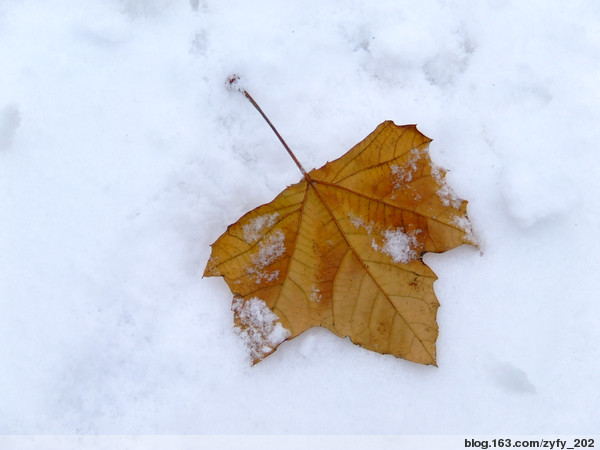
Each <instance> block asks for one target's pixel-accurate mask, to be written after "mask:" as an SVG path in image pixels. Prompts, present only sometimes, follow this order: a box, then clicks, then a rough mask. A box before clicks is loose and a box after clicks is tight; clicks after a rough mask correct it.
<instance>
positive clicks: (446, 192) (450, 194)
mask: <svg viewBox="0 0 600 450" xmlns="http://www.w3.org/2000/svg"><path fill="white" fill-rule="evenodd" d="M431 176H432V177H433V178H434V179H435V181H436V182H437V184H438V185H439V188H438V190H437V195H438V196H439V198H440V200H441V201H442V205H444V206H452V207H453V208H456V209H458V208H460V203H461V201H460V199H459V198H458V197H457V196H456V194H455V193H454V191H453V190H452V188H451V187H450V186H448V183H446V179H445V176H446V172H445V171H444V170H442V169H440V168H439V167H437V166H435V165H433V166H432V168H431Z"/></svg>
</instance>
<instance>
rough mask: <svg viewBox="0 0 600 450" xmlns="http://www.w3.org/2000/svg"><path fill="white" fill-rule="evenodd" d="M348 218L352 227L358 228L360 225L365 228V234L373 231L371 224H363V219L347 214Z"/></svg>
mask: <svg viewBox="0 0 600 450" xmlns="http://www.w3.org/2000/svg"><path fill="white" fill-rule="evenodd" d="M348 219H349V220H350V223H351V224H352V225H354V227H355V228H356V229H357V230H360V229H361V227H362V228H364V229H365V231H366V232H367V234H371V232H372V231H373V225H367V224H365V221H364V220H362V219H361V218H360V217H356V216H353V215H349V216H348Z"/></svg>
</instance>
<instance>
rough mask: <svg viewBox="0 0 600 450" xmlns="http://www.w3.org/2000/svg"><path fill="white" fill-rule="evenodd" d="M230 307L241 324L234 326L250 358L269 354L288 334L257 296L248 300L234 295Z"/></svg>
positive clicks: (277, 318)
mask: <svg viewBox="0 0 600 450" xmlns="http://www.w3.org/2000/svg"><path fill="white" fill-rule="evenodd" d="M232 309H233V311H234V313H235V315H236V317H237V318H238V319H239V321H240V324H241V325H242V326H241V327H236V331H237V332H238V334H239V335H240V337H241V338H242V340H243V341H244V343H245V344H246V347H247V349H248V352H249V355H250V358H251V360H255V359H259V358H262V357H264V356H265V355H267V354H269V353H270V352H272V351H273V349H274V348H275V347H276V346H277V345H279V344H280V343H281V342H283V341H284V340H286V339H287V338H288V337H289V335H290V332H289V331H288V330H286V329H285V328H284V327H283V325H281V322H279V317H277V315H276V314H275V313H273V311H271V310H270V309H269V307H268V306H267V304H266V303H265V302H264V301H263V300H262V299H260V298H258V297H252V298H249V299H248V300H244V299H242V298H241V297H235V298H234V299H233V307H232Z"/></svg>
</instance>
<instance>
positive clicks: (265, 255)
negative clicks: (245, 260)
mask: <svg viewBox="0 0 600 450" xmlns="http://www.w3.org/2000/svg"><path fill="white" fill-rule="evenodd" d="M284 242H285V234H284V233H283V231H281V230H276V231H275V232H273V233H272V234H270V235H269V236H268V237H266V238H265V239H264V240H262V241H260V242H259V244H258V252H257V253H254V254H253V255H252V256H251V257H250V259H251V260H252V267H249V268H248V269H247V271H248V273H249V274H250V275H252V276H253V277H255V278H256V284H259V283H261V282H263V281H272V280H274V279H275V278H277V277H278V276H279V271H278V270H273V271H271V272H267V271H264V268H265V267H267V266H268V265H270V264H273V263H274V262H275V261H276V260H277V259H279V257H280V256H281V255H283V254H284V253H285V244H284Z"/></svg>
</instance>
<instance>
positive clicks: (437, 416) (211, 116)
mask: <svg viewBox="0 0 600 450" xmlns="http://www.w3.org/2000/svg"><path fill="white" fill-rule="evenodd" d="M598 23H600V3H599V2H597V1H595V0H574V1H571V2H564V1H558V0H547V1H545V2H543V3H541V2H533V1H517V0H484V1H465V2H448V1H444V0H423V1H419V2H409V1H405V0H401V1H397V0H381V1H377V2H352V3H350V4H344V5H343V4H341V3H340V2H335V1H332V0H319V1H317V0H301V1H298V2H277V1H272V0H257V1H255V2H244V1H239V0H224V1H216V0H189V1H184V0H182V1H178V2H175V1H169V0H136V1H134V0H107V1H103V2H78V1H74V0H63V1H55V0H49V1H40V0H23V1H3V2H0V61H2V70H0V432H1V433H90V434H95V433H111V434H119V433H123V434H144V433H161V434H162V433H183V434H188V433H189V434H196V433H200V434H202V433H215V434H219V433H222V434H227V433H250V434H255V433H258V434H260V433H291V434H298V433H317V434H318V433H341V434H343V433H353V434H354V433H374V434H394V433H400V434H420V433H425V434H429V433H434V434H436V433H446V434H456V433H468V434H470V435H478V434H494V435H504V434H506V433H522V434H528V433H547V434H556V433H567V434H575V435H582V436H585V435H586V434H589V433H590V432H593V431H596V432H597V429H598V428H597V425H598V419H597V418H598V417H600V391H599V390H598V388H597V384H598V373H599V372H600V327H598V319H597V318H598V317H599V316H600V302H598V292H599V291H600V281H598V276H597V274H598V273H600V258H599V257H598V255H599V254H600V240H599V239H597V236H598V230H599V229H600V203H599V202H598V192H600V177H599V176H598V174H599V173H600V159H599V157H598V142H600V127H598V124H599V123H600V84H599V83H598V80H599V79H600V51H599V49H600V31H599V30H600V29H599V27H598ZM232 74H238V75H239V76H240V77H241V79H240V83H242V85H243V86H244V88H245V89H247V90H248V91H249V92H250V93H251V94H252V95H253V96H254V98H255V99H256V100H257V101H258V102H259V103H260V104H261V106H262V108H263V109H264V110H265V112H266V113H267V114H268V115H269V117H270V118H271V120H272V122H273V123H274V124H275V125H276V126H277V128H278V130H279V131H280V133H281V134H282V136H283V137H284V138H285V139H286V141H287V143H288V144H289V145H290V146H291V148H292V149H293V150H294V152H295V154H296V156H297V157H298V159H299V160H300V161H301V163H302V164H303V165H304V167H305V168H306V169H307V170H309V169H311V168H312V167H319V166H321V165H322V164H324V163H325V162H326V161H330V160H333V159H335V158H337V157H339V156H340V155H341V154H342V153H343V152H345V151H346V150H348V149H349V148H351V147H352V146H353V145H354V144H356V143H357V142H359V141H360V140H362V139H363V138H364V137H365V136H367V134H368V133H370V132H371V131H372V130H373V129H375V127H376V126H377V125H378V124H379V123H381V122H382V121H384V120H388V119H389V120H393V121H394V122H395V123H397V124H415V123H416V124H417V125H418V127H419V130H421V131H422V132H423V133H424V134H426V135H427V136H429V137H431V138H432V139H433V142H432V143H431V144H430V153H431V157H432V159H433V161H434V162H435V163H436V164H438V165H439V166H440V167H443V168H445V169H447V170H448V173H447V176H446V182H447V183H448V185H449V186H451V187H452V189H453V190H454V191H455V192H456V195H457V196H458V197H460V198H464V199H466V200H468V201H469V206H468V214H469V217H470V218H471V219H472V222H473V226H474V230H473V231H474V234H475V235H476V236H477V238H478V240H479V242H480V243H481V245H480V247H481V252H480V251H478V250H477V249H474V248H472V247H467V246H464V247H461V248H458V249H456V250H453V251H451V252H447V253H445V254H435V255H434V254H426V255H425V256H424V260H425V261H426V263H427V264H429V265H430V267H431V268H432V269H433V270H434V271H435V273H436V274H437V276H438V277H439V279H438V280H437V281H436V283H435V285H434V287H435V291H436V295H437V297H438V299H439V301H440V304H441V305H442V307H441V308H440V309H439V311H438V324H439V327H440V335H439V338H438V341H437V355H438V361H437V363H438V367H437V368H436V367H425V366H420V365H416V364H413V363H409V362H406V361H403V360H398V359H396V358H393V357H391V356H382V355H379V354H376V353H373V352H369V351H366V350H364V349H361V348H359V347H357V346H355V345H353V344H352V343H350V342H349V341H348V340H344V339H340V338H338V337H336V336H334V335H332V334H331V333H329V332H327V331H326V330H323V329H313V330H309V331H307V332H305V333H303V334H302V335H300V336H298V337H297V338H295V339H293V340H291V341H288V342H286V343H285V344H283V345H282V346H281V347H280V348H279V350H278V351H277V352H275V353H274V354H272V355H270V356H269V357H268V358H266V359H265V360H264V361H263V362H261V363H259V364H257V365H255V366H254V367H249V365H248V363H247V360H246V357H245V354H244V351H243V348H242V346H240V345H239V338H238V336H237V335H236V333H235V332H234V330H233V325H232V323H233V322H232V321H233V317H232V315H233V314H232V312H231V310H230V305H231V296H230V291H229V289H228V287H227V286H226V285H225V283H224V282H223V280H222V279H221V278H218V277H217V278H202V273H203V270H204V266H205V264H206V261H207V259H208V257H209V255H210V244H211V243H212V242H214V241H215V239H216V238H218V236H220V235H221V234H222V233H223V232H224V231H225V229H226V227H227V226H228V225H229V224H231V223H233V222H235V221H236V220H237V219H238V218H239V217H241V216H242V215H243V214H245V213H246V212H247V211H250V210H252V209H253V208H256V207H257V206H259V205H261V204H263V203H266V202H269V201H271V200H272V199H273V198H274V197H275V196H276V195H277V194H278V193H279V192H281V191H282V190H283V189H284V188H285V187H286V186H288V185H290V184H293V183H296V182H298V181H299V180H300V178H301V174H300V172H299V171H298V169H297V167H296V166H295V165H294V163H293V162H292V161H291V159H290V158H289V156H288V155H287V153H286V152H285V150H284V149H283V148H282V147H281V145H280V143H279V142H278V141H277V139H276V138H275V137H274V136H273V133H272V132H271V130H270V129H269V127H268V126H267V125H266V124H265V123H264V121H263V120H262V118H261V117H260V116H259V115H258V113H257V112H256V111H255V110H254V109H253V108H252V106H251V105H250V104H249V102H248V101H247V100H246V99H245V98H244V96H243V95H242V94H241V93H240V92H238V91H236V90H235V89H233V90H231V89H230V90H228V89H227V87H226V80H227V77H229V76H231V75H232ZM278 220H279V219H278ZM269 223H270V219H265V224H264V227H265V228H263V225H262V224H259V223H257V224H255V225H256V232H257V233H259V234H260V233H266V235H267V236H269V229H268V224H269ZM363 225H365V224H363ZM366 225H368V224H366ZM258 230H260V231H258ZM247 238H248V240H249V241H252V239H253V235H252V231H251V232H250V234H249V235H248V236H247ZM256 242H258V241H256ZM380 245H381V246H383V244H381V243H380ZM277 248H279V247H277V246H275V247H274V249H277ZM278 251H279V250H275V251H273V252H271V253H268V252H267V253H268V254H270V255H275V254H276V253H277V252H278ZM257 252H258V253H260V250H257ZM265 258H266V259H265V261H268V260H269V256H267V255H266V254H265ZM259 259H260V258H259ZM260 264H261V263H260V262H259V265H260ZM260 270H261V271H262V272H263V273H264V272H270V271H269V270H268V269H267V268H266V266H265V267H264V268H262V269H260ZM265 275H266V276H272V274H269V273H265ZM267 322H268V321H267ZM271 323H273V322H271ZM276 329H277V324H275V326H274V328H273V332H274V331H275V330H276ZM269 336H271V333H269ZM279 338H281V336H279V337H278V338H277V339H279ZM277 339H276V340H277ZM340 374H343V376H340ZM282 399H285V401H282Z"/></svg>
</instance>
